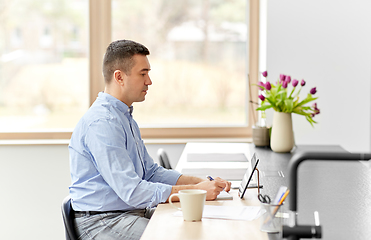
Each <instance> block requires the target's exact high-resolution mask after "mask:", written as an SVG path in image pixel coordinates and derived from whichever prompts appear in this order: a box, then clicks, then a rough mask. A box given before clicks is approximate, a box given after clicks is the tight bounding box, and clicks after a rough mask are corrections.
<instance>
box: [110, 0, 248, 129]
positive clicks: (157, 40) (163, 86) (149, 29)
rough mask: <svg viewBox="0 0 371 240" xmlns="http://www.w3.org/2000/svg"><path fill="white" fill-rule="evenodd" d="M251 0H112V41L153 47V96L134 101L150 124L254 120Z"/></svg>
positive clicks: (142, 120)
mask: <svg viewBox="0 0 371 240" xmlns="http://www.w3.org/2000/svg"><path fill="white" fill-rule="evenodd" d="M246 5H247V1H246V0H229V1H225V0H187V1H186V0H184V1H183V0H182V1H174V0H152V1H147V0H125V1H119V0H113V1H112V40H118V39H131V40H134V41H137V42H140V43H142V44H144V45H145V46H147V47H148V48H149V50H150V52H151V55H150V56H149V57H148V58H149V60H150V63H151V68H152V70H151V72H150V77H151V79H152V82H153V85H152V86H150V88H149V91H148V94H147V96H146V100H145V101H144V102H143V103H135V104H134V108H135V110H134V115H135V118H136V120H137V121H138V123H139V124H140V125H141V126H142V127H144V126H151V127H153V126H158V127H161V126H225V125H230V126H236V125H239V126H242V125H245V124H246V123H247V114H248V113H247V106H246V102H247V100H246V99H247V97H248V96H247V70H246V66H247V64H248V63H247V59H248V58H247V56H248V52H247V46H248V43H247V39H248V27H247V26H248V25H247V19H248V17H247V16H246V12H247V11H246V9H247V7H246Z"/></svg>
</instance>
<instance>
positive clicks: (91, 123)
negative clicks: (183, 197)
mask: <svg viewBox="0 0 371 240" xmlns="http://www.w3.org/2000/svg"><path fill="white" fill-rule="evenodd" d="M132 110H133V108H132V107H130V108H129V107H128V106H127V105H126V104H125V103H123V102H121V101H119V100H118V99H116V98H114V97H113V96H111V95H109V94H107V93H103V92H101V93H99V95H98V98H97V100H96V101H95V102H94V103H93V105H92V106H91V107H90V109H89V110H88V111H87V113H86V114H85V115H84V116H83V117H82V119H81V120H80V121H79V123H78V124H77V126H76V128H75V130H74V132H73V134H72V137H71V142H70V145H69V151H70V169H71V179H72V184H71V186H70V188H69V189H70V196H71V198H72V206H73V209H74V210H76V211H113V210H133V209H143V208H146V207H154V206H156V205H157V204H159V203H161V202H165V201H166V200H167V198H168V197H169V195H170V193H171V189H172V185H175V184H176V182H177V180H178V178H179V177H180V173H178V172H176V171H173V170H167V169H164V168H163V167H161V166H159V165H157V164H156V163H154V161H153V159H152V158H151V157H150V156H149V154H148V152H147V150H146V147H145V145H144V143H143V140H142V139H141V135H140V131H139V127H138V125H137V123H136V122H135V120H134V119H133V118H132V115H131V113H132Z"/></svg>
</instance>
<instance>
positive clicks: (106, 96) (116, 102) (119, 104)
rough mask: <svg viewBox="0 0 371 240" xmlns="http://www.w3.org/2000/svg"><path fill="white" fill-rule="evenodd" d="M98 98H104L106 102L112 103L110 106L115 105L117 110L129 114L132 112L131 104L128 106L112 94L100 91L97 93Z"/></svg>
mask: <svg viewBox="0 0 371 240" xmlns="http://www.w3.org/2000/svg"><path fill="white" fill-rule="evenodd" d="M98 98H102V99H104V100H106V101H107V102H109V103H110V104H112V106H114V107H116V108H117V109H118V110H120V111H121V112H123V113H124V114H125V113H129V114H130V115H131V114H132V113H133V110H134V108H133V106H130V107H128V106H127V105H126V104H125V103H123V102H121V101H120V100H118V99H117V98H115V97H114V96H112V95H110V94H108V93H105V92H100V93H98Z"/></svg>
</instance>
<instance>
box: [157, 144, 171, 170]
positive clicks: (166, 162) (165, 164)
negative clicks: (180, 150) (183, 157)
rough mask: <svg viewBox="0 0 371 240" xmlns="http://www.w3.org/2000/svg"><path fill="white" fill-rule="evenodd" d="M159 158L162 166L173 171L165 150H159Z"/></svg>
mask: <svg viewBox="0 0 371 240" xmlns="http://www.w3.org/2000/svg"><path fill="white" fill-rule="evenodd" d="M157 157H158V160H159V162H160V165H161V166H163V167H164V168H166V169H172V168H171V165H170V161H169V158H168V156H167V154H166V152H165V150H164V149H163V148H160V149H158V151H157Z"/></svg>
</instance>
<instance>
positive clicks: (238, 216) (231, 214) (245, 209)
mask: <svg viewBox="0 0 371 240" xmlns="http://www.w3.org/2000/svg"><path fill="white" fill-rule="evenodd" d="M262 214H263V212H262V209H261V207H260V206H213V205H205V207H204V212H203V214H202V217H203V218H214V219H229V220H243V221H252V220H255V219H257V218H259V217H260V216H261V215H262ZM174 216H183V214H182V212H181V211H177V212H175V213H174Z"/></svg>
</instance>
